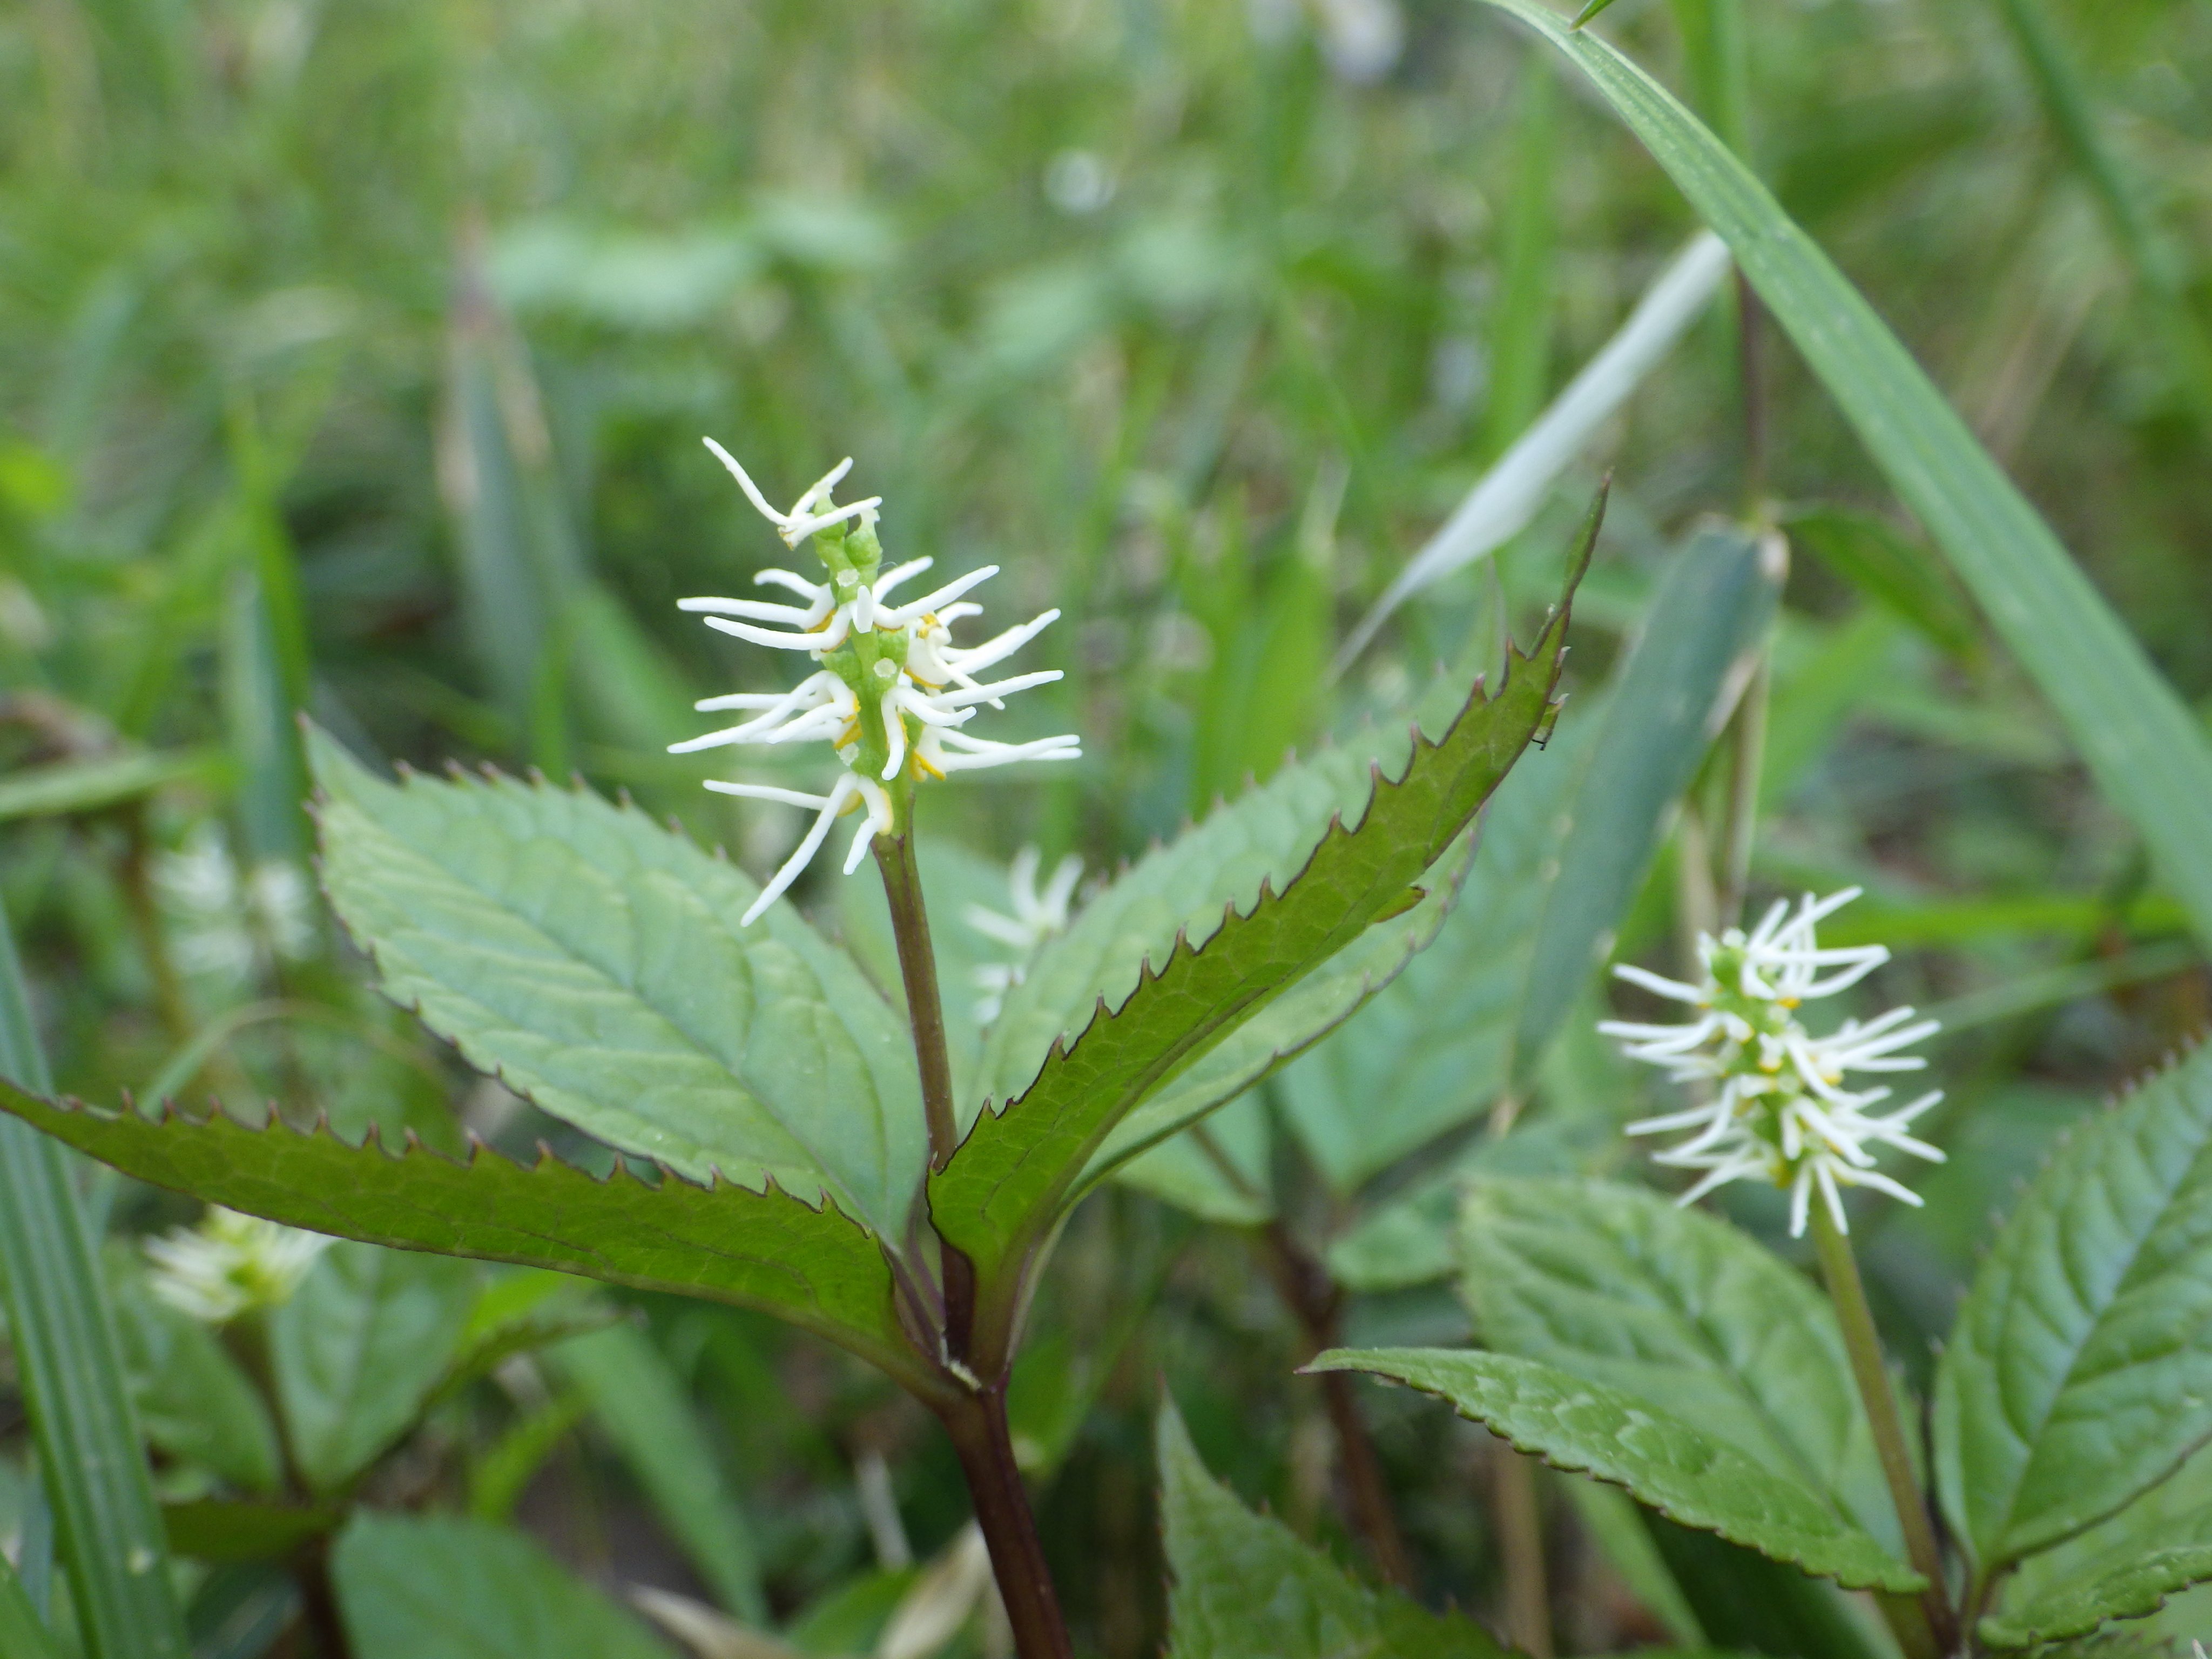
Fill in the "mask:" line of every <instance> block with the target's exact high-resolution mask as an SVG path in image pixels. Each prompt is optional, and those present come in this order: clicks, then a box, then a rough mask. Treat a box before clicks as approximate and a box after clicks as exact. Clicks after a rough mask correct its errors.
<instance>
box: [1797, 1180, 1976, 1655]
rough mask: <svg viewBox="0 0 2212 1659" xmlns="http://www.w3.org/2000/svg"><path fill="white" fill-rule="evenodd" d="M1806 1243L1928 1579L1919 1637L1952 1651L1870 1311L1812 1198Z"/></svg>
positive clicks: (1925, 1525)
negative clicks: (1810, 1243)
mask: <svg viewBox="0 0 2212 1659" xmlns="http://www.w3.org/2000/svg"><path fill="white" fill-rule="evenodd" d="M1813 1245H1814V1249H1815V1250H1816V1251H1817V1252H1818V1254H1819V1255H1820V1275H1821V1277H1822V1278H1823V1279H1826V1281H1827V1285H1828V1297H1829V1300H1830V1301H1832V1302H1833V1303H1834V1304H1835V1308H1836V1322H1837V1323H1838V1325H1839V1326H1841V1327H1842V1328H1843V1334H1844V1352H1845V1353H1846V1354H1847V1355H1849V1356H1850V1363H1851V1377H1852V1380H1853V1381H1854V1382H1856V1383H1857V1384H1858V1390H1859V1400H1860V1402H1861V1403H1862V1404H1863V1406H1864V1407H1866V1414H1867V1422H1868V1425H1869V1426H1870V1427H1871V1428H1872V1429H1873V1430H1874V1444H1875V1453H1876V1455H1878V1456H1880V1458H1881V1474H1882V1479H1883V1480H1886V1481H1887V1482H1888V1483H1889V1498H1890V1502H1891V1503H1892V1504H1895V1505H1896V1507H1897V1522H1898V1525H1899V1527H1900V1528H1903V1530H1904V1533H1905V1554H1906V1556H1907V1558H1908V1559H1910V1560H1911V1563H1912V1565H1913V1569H1914V1571H1917V1572H1918V1573H1919V1574H1920V1575H1921V1576H1922V1577H1924V1578H1926V1579H1927V1581H1928V1588H1927V1589H1925V1590H1923V1591H1922V1592H1921V1595H1920V1607H1921V1611H1922V1612H1923V1613H1924V1614H1925V1615H1926V1619H1927V1626H1926V1632H1925V1634H1926V1635H1927V1636H1928V1637H1929V1638H1931V1639H1932V1641H1933V1644H1934V1647H1935V1650H1936V1651H1937V1652H1939V1653H1947V1654H1948V1653H1954V1652H1956V1651H1957V1650H1958V1645H1959V1620H1958V1615H1957V1614H1956V1613H1954V1611H1953V1610H1952V1607H1951V1598H1950V1595H1949V1594H1948V1591H1947V1590H1946V1589H1945V1588H1944V1581H1943V1553H1942V1549H1941V1548H1940V1547H1938V1546H1937V1544H1936V1528H1935V1526H1934V1524H1933V1523H1932V1522H1930V1521H1929V1516H1928V1504H1927V1500H1926V1499H1925V1498H1923V1497H1922V1496H1921V1493H1920V1486H1919V1483H1918V1481H1917V1480H1915V1479H1914V1478H1913V1474H1912V1456H1911V1451H1910V1450H1909V1449H1908V1446H1907V1443H1906V1440H1905V1425H1904V1422H1903V1420H1902V1419H1900V1418H1899V1415H1898V1410H1897V1396H1896V1395H1895V1394H1894V1393H1893V1392H1892V1390H1891V1389H1890V1386H1889V1370H1888V1366H1887V1363H1886V1362H1885V1361H1884V1360H1883V1358H1882V1352H1881V1336H1880V1335H1879V1334H1877V1333H1876V1332H1875V1325H1874V1310H1873V1309H1871V1308H1870V1307H1869V1306H1868V1305H1867V1294H1866V1284H1865V1282H1864V1281H1863V1279H1860V1277H1859V1264H1858V1258H1857V1256H1855V1255H1852V1254H1851V1242H1850V1238H1849V1237H1847V1236H1846V1235H1845V1234H1844V1230H1843V1229H1842V1228H1841V1227H1838V1225H1836V1220H1835V1218H1834V1217H1833V1216H1832V1215H1830V1214H1829V1213H1828V1210H1827V1206H1826V1205H1824V1204H1822V1203H1820V1201H1819V1200H1817V1199H1816V1200H1814V1205H1813ZM1907 1637H1908V1632H1907V1631H1905V1630H1900V1631H1899V1639H1900V1640H1906V1639H1907Z"/></svg>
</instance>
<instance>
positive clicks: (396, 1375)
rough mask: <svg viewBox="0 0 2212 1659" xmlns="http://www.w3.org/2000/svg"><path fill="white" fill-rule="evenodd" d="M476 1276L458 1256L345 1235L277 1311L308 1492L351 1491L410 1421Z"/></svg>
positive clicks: (464, 1316)
mask: <svg viewBox="0 0 2212 1659" xmlns="http://www.w3.org/2000/svg"><path fill="white" fill-rule="evenodd" d="M474 1279H475V1274H474V1273H472V1272H471V1269H470V1268H469V1267H467V1266H465V1264H464V1263H462V1262H459V1261H454V1260H453V1258H452V1257H451V1256H443V1255H423V1254H422V1253H420V1252H417V1251H408V1250H389V1249H382V1248H380V1247H379V1246H377V1245H374V1244H363V1243H357V1242H356V1241H354V1240H351V1239H345V1240H341V1241H340V1242H339V1243H336V1244H334V1245H332V1246H331V1248H330V1249H327V1250H325V1251H324V1252H323V1254H322V1255H321V1256H320V1258H319V1259H318V1260H317V1261H316V1262H315V1265H314V1267H313V1268H312V1269H310V1270H309V1272H308V1273H307V1278H306V1279H304V1280H303V1281H301V1285H300V1288H299V1290H298V1291H297V1292H295V1294H294V1296H293V1297H292V1298H291V1299H290V1300H289V1302H286V1303H285V1304H283V1306H281V1307H279V1308H277V1309H276V1310H275V1311H274V1312H273V1313H271V1314H270V1316H269V1358H270V1370H271V1371H272V1373H273V1374H274V1376H275V1378H276V1399H277V1403H278V1404H279V1405H280V1406H281V1407H283V1413H284V1437H285V1439H286V1440H287V1441H288V1442H289V1443H290V1445H291V1448H292V1457H293V1461H294V1462H295V1463H296V1464H297V1465H298V1467H299V1470H300V1473H301V1474H302V1475H303V1476H305V1477H306V1479H307V1484H308V1485H309V1486H311V1487H313V1489H314V1490H316V1491H317V1492H331V1491H335V1490H337V1488H339V1487H342V1486H344V1485H345V1484H346V1483H347V1482H348V1481H349V1480H352V1479H353V1478H354V1477H355V1476H356V1475H357V1474H360V1473H361V1472H362V1470H363V1469H365V1468H368V1465H369V1464H370V1463H371V1462H374V1459H375V1458H376V1457H377V1455H379V1454H380V1453H381V1452H382V1451H383V1450H384V1449H386V1447H388V1446H390V1445H391V1444H392V1443H393V1442H394V1441H396V1440H397V1439H398V1438H399V1437H400V1436H401V1435H403V1434H404V1433H405V1432H406V1431H408V1429H409V1428H410V1427H411V1426H412V1425H413V1424H414V1422H415V1419H416V1416H417V1415H418V1414H419V1413H421V1411H422V1405H423V1402H424V1401H427V1400H428V1398H429V1397H430V1391H431V1389H434V1388H435V1387H436V1386H437V1383H438V1379H439V1378H440V1377H441V1376H443V1375H444V1374H445V1370H446V1365H447V1361H448V1360H450V1359H451V1358H452V1357H453V1347H454V1345H455V1344H456V1343H457V1342H458V1341H459V1340H460V1334H461V1328H462V1326H463V1325H464V1324H465V1323H466V1322H467V1320H468V1316H469V1304H470V1303H471V1300H473V1298H474V1296H475V1289H476V1287H475V1283H474Z"/></svg>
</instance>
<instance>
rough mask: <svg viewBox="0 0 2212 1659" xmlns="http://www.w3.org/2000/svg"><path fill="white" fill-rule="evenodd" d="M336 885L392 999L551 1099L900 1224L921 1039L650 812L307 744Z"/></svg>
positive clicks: (917, 1140)
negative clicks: (386, 771)
mask: <svg viewBox="0 0 2212 1659" xmlns="http://www.w3.org/2000/svg"><path fill="white" fill-rule="evenodd" d="M311 753H312V757H313V763H314V767H315V775H316V781H317V782H318V784H319V786H320V787H321V789H322V791H323V793H324V799H323V800H322V803H321V807H320V811H319V817H320V820H321V823H322V832H323V848H324V851H323V880H324V884H325V887H326V888H327V890H329V892H330V895H331V903H332V904H333V905H335V906H336V907H337V912H338V915H340V916H341V917H342V918H343V920H344V921H345V923H346V926H347V927H348V928H349V929H350V930H351V931H352V933H353V934H354V936H355V938H356V939H357V940H358V941H360V943H361V944H362V945H363V946H364V947H365V948H367V949H368V951H369V952H370V953H371V955H373V956H374V958H375V960H376V963H377V967H378V969H379V972H380V975H381V987H382V989H383V990H384V992H385V994H386V995H388V996H390V997H391V998H392V1000H394V1001H397V1002H399V1003H401V1004H403V1005H404V1006H410V1007H413V1008H415V1009H416V1012H419V1013H420V1014H421V1016H422V1019H423V1022H424V1023H425V1024H428V1026H429V1027H430V1028H431V1029H432V1030H435V1031H436V1032H438V1033H439V1034H440V1035H441V1036H445V1037H447V1038H450V1039H451V1040H452V1041H453V1042H454V1043H455V1044H456V1045H458V1046H459V1048H460V1050H461V1052H462V1053H463V1054H465V1055H466V1056H467V1057H468V1059H469V1060H470V1061H471V1063H472V1064H474V1065H476V1066H478V1067H479V1068H481V1069H483V1070H484V1071H488V1072H493V1073H497V1074H498V1075H499V1076H500V1077H501V1079H503V1080H504V1081H505V1082H506V1083H507V1084H508V1085H509V1086H511V1087H513V1088H514V1089H516V1090H517V1091H520V1092H521V1093H523V1094H525V1095H526V1096H528V1097H530V1098H531V1099H532V1100H533V1101H535V1102H536V1103H538V1105H539V1106H541V1107H543V1108H544V1109H545V1110H547V1111H549V1112H550V1113H552V1114H553V1115H555V1116H556V1117H561V1118H564V1119H566V1120H567V1121H569V1122H571V1123H574V1124H575V1125H576V1126H577V1127H580V1128H581V1129H583V1130H585V1131H586V1132H587V1133H591V1134H592V1135H594V1136H596V1137H598V1138H599V1139H601V1140H604V1141H606V1142H607V1143H609V1144H610V1145H611V1146H617V1147H620V1148H621V1149H622V1150H623V1151H624V1152H636V1153H639V1154H641V1155H643V1156H645V1157H647V1158H653V1159H656V1160H658V1161H659V1162H660V1163H663V1164H666V1165H668V1166H669V1167H670V1168H671V1169H674V1170H678V1171H679V1172H681V1173H683V1174H684V1175H687V1176H690V1177H691V1178H692V1179H694V1180H704V1179H706V1178H707V1177H708V1176H709V1175H710V1174H711V1173H714V1172H717V1171H719V1172H720V1174H721V1175H722V1176H724V1177H725V1178H726V1179H727V1180H730V1181H732V1182H738V1184H740V1185H744V1186H749V1187H751V1186H757V1185H759V1184H760V1183H761V1182H762V1181H763V1179H768V1180H773V1181H775V1182H776V1183H777V1184H778V1185H779V1186H781V1187H783V1188H785V1189H786V1190H787V1191H790V1192H793V1193H797V1194H802V1195H805V1196H810V1197H811V1196H812V1195H813V1194H815V1193H817V1192H827V1193H828V1194H830V1195H831V1196H832V1197H833V1198H835V1199H836V1202H837V1205H838V1207H839V1208H841V1209H842V1210H844V1211H845V1212H847V1213H848V1214H849V1215H853V1216H855V1217H857V1218H860V1219H861V1220H863V1221H865V1222H866V1223H867V1224H868V1225H870V1226H871V1227H872V1228H874V1229H875V1230H876V1231H877V1232H878V1235H879V1236H881V1237H902V1236H903V1231H904V1226H905V1222H906V1218H907V1212H908V1206H909V1205H910V1204H911V1202H912V1200H913V1198H914V1194H915V1190H916V1188H917V1185H918V1183H919V1182H920V1180H921V1166H922V1158H923V1145H924V1128H923V1122H922V1115H921V1096H920V1087H919V1085H918V1083H917V1081H916V1079H915V1065H914V1054H913V1049H912V1047H911V1045H910V1039H909V1037H908V1033H907V1031H906V1030H905V1028H904V1026H903V1025H902V1024H901V1022H900V1021H899V1019H898V1017H897V1016H896V1014H894V1013H893V1012H891V1010H890V1007H889V1006H887V1005H886V1004H885V1003H884V1000H883V998H882V997H881V996H880V995H878V994H877V992H876V990H875V989H874V987H872V986H871V985H870V984H869V983H868V982H867V979H866V975H863V974H862V973H861V972H860V969H858V968H857V967H856V966H855V965H854V963H853V962H852V960H851V958H850V957H847V956H846V955H845V954H844V953H843V952H842V951H838V950H836V948H834V947H833V946H831V945H828V944H826V943H824V942H823V940H822V939H820V938H819V937H818V936H817V935H816V933H814V932H813V930H812V929H811V928H810V927H807V926H806V924H805V922H804V921H800V920H799V916H798V915H797V913H796V912H794V911H793V910H792V909H791V908H790V907H789V906H787V905H777V906H775V907H772V908H770V909H769V912H768V914H767V915H765V916H763V918H762V919H761V921H758V922H757V923H756V924H754V926H753V927H750V928H745V929H740V928H739V927H738V916H739V915H742V914H743V913H744V908H745V907H746V906H748V905H749V904H750V903H751V902H752V900H753V897H754V896H755V895H756V894H757V891H758V889H757V888H756V887H755V886H754V885H753V884H752V883H751V882H750V880H748V879H747V878H746V877H745V876H744V873H743V872H740V871H738V870H737V869H736V868H734V867H733V866H731V865H730V864H728V863H727V862H726V861H725V860H720V859H718V858H715V857H712V856H710V855H709V854H706V853H704V852H702V851H701V850H700V849H699V848H696V847H695V846H694V845H692V844H691V843H690V842H689V841H687V840H685V839H684V838H683V837H682V836H677V835H674V834H671V832H669V831H668V830H666V829H662V828H660V827H659V826H658V825H656V824H654V823H652V822H651V821H649V820H648V819H647V818H646V817H645V816H644V815H643V814H642V813H641V812H638V811H634V810H632V809H629V808H627V807H621V806H616V805H610V804H609V803H608V802H606V801H604V800H601V799H599V797H597V796H596V795H593V794H591V793H588V792H586V791H583V790H580V789H578V790H562V789H552V788H548V787H544V786H542V785H530V784H525V783H520V782H518V781H514V780H513V779H508V778H501V777H492V778H489V779H460V780H458V781H453V782H450V783H440V782H434V781H430V780H428V779H424V778H410V779H409V780H407V781H406V782H405V783H404V785H402V786H398V787H395V786H392V785H390V784H386V783H382V782H380V781H377V780H376V779H374V778H373V777H371V776H370V775H368V772H366V771H365V770H363V769H362V768H361V767H360V766H359V765H357V764H356V763H354V762H353V761H352V760H351V759H350V758H349V757H347V756H346V755H345V754H344V753H343V750H340V749H339V748H338V747H337V744H335V743H333V742H331V740H330V739H329V738H326V737H323V736H321V735H320V734H316V735H315V737H314V738H313V741H312V743H311Z"/></svg>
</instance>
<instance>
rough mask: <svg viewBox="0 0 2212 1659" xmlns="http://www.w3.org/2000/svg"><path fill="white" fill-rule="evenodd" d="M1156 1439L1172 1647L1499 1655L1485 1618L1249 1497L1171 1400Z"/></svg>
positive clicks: (1292, 1654) (1316, 1658)
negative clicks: (1260, 1511) (1256, 1505)
mask: <svg viewBox="0 0 2212 1659" xmlns="http://www.w3.org/2000/svg"><path fill="white" fill-rule="evenodd" d="M1158 1446H1159V1459H1160V1516H1161V1523H1162V1526H1163V1527H1164V1530H1165V1532H1166V1534H1167V1556H1168V1571H1169V1574H1170V1577H1171V1580H1172V1582H1171V1583H1170V1586H1169V1590H1168V1653H1169V1655H1170V1659H1251V1656H1254V1655H1256V1654H1265V1655H1267V1659H1348V1656H1351V1655H1355V1654H1356V1655H1358V1656H1361V1659H1498V1656H1499V1655H1500V1654H1501V1653H1502V1651H1503V1650H1501V1649H1500V1648H1499V1647H1498V1644H1497V1643H1495V1642H1494V1641H1492V1639H1491V1638H1490V1637H1489V1635H1488V1634H1487V1633H1486V1632H1484V1631H1483V1630H1482V1628H1481V1627H1480V1626H1478V1625H1475V1624H1474V1623H1472V1622H1470V1621H1469V1620H1466V1619H1462V1618H1459V1617H1456V1616H1454V1615H1450V1614H1439V1613H1431V1612H1429V1611H1428V1610H1427V1609H1426V1608H1425V1607H1422V1606H1421V1605H1420V1604H1419V1602H1417V1601H1413V1600H1412V1599H1411V1598H1410V1597H1408V1596H1406V1595H1401V1594H1400V1593H1398V1592H1397V1591H1395V1590H1373V1589H1368V1588H1367V1587H1366V1586H1365V1585H1364V1584H1361V1583H1357V1582H1355V1581H1354V1580H1352V1578H1349V1577H1346V1575H1345V1572H1344V1571H1343V1569H1342V1568H1340V1567H1339V1566H1337V1565H1336V1564H1335V1563H1334V1562H1333V1561H1331V1560H1330V1559H1328V1557H1327V1556H1325V1555H1323V1554H1322V1553H1320V1552H1319V1551H1317V1550H1316V1549H1314V1548H1313V1547H1311V1546H1310V1545H1307V1544H1304V1543H1301V1542H1300V1541H1299V1540H1298V1538H1297V1534H1294V1533H1292V1532H1291V1529H1290V1528H1288V1527H1285V1525H1284V1524H1283V1523H1282V1522H1279V1521H1277V1520H1273V1519H1272V1518H1271V1517H1269V1516H1263V1515H1255V1514H1253V1513H1252V1512H1251V1511H1250V1510H1248V1509H1246V1508H1245V1507H1244V1505H1243V1504H1241V1503H1239V1502H1238V1501H1237V1497H1236V1495H1235V1494H1234V1493H1233V1492H1231V1491H1230V1490H1229V1489H1228V1488H1227V1487H1225V1486H1222V1485H1221V1484H1220V1483H1219V1482H1218V1481H1217V1480H1214V1479H1213V1477H1212V1475H1210V1474H1207V1473H1206V1466H1205V1464H1203V1463H1202V1462H1200V1461H1199V1455H1198V1449H1197V1448H1196V1447H1194V1446H1193V1445H1192V1444H1191V1443H1190V1435H1189V1433H1188V1431H1186V1430H1185V1429H1184V1427H1183V1425H1182V1418H1181V1416H1179V1415H1178V1414H1177V1413H1176V1408H1175V1406H1174V1405H1173V1403H1172V1402H1170V1401H1163V1402H1162V1403H1161V1406H1160V1416H1159V1430H1158Z"/></svg>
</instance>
